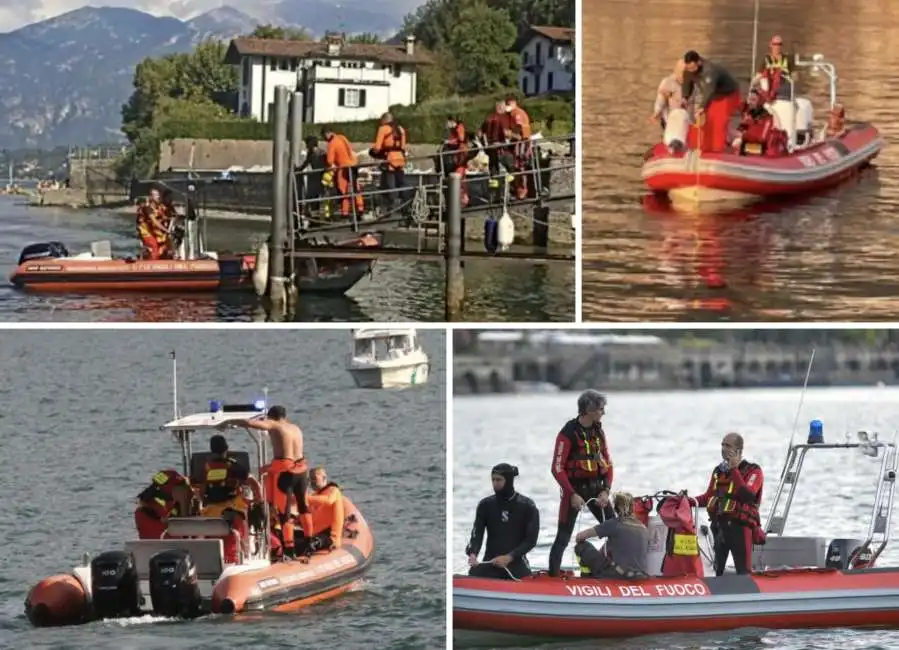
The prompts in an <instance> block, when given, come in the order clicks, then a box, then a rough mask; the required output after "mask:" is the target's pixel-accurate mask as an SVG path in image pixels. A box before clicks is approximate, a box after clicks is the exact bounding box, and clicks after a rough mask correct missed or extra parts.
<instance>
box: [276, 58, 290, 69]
mask: <svg viewBox="0 0 899 650" xmlns="http://www.w3.org/2000/svg"><path fill="white" fill-rule="evenodd" d="M278 69H280V70H289V69H290V60H289V59H280V60H279V61H278Z"/></svg>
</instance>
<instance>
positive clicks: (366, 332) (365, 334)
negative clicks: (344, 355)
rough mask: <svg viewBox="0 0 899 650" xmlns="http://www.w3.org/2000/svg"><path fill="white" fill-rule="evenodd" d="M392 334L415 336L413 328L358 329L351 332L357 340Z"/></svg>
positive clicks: (382, 337) (384, 337) (387, 336)
mask: <svg viewBox="0 0 899 650" xmlns="http://www.w3.org/2000/svg"><path fill="white" fill-rule="evenodd" d="M392 336H411V337H414V336H415V330H414V329H359V330H355V331H354V332H353V338H354V339H356V340H357V341H361V340H365V339H386V338H390V337H392Z"/></svg>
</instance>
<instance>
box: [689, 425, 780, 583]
mask: <svg viewBox="0 0 899 650" xmlns="http://www.w3.org/2000/svg"><path fill="white" fill-rule="evenodd" d="M721 457H722V458H723V459H724V461H723V462H722V463H721V464H719V465H718V466H717V467H715V469H713V470H712V478H711V480H709V487H708V488H707V489H706V491H705V493H704V494H701V495H699V496H698V497H697V498H696V502H697V503H698V504H699V505H700V506H704V507H706V508H707V509H708V512H709V517H710V520H711V524H712V526H711V528H712V533H713V535H714V536H715V575H719V576H720V575H723V574H724V565H725V564H727V556H728V555H729V554H732V555H733V557H734V568H736V570H737V573H738V574H743V573H751V572H752V545H753V543H764V532H763V531H762V529H761V519H760V517H759V505H760V504H761V502H762V488H763V487H764V484H765V475H764V473H763V472H762V468H761V467H759V466H758V465H756V464H755V463H750V462H749V461H747V460H744V459H743V436H741V435H740V434H738V433H728V434H727V435H726V436H724V439H723V440H722V441H721Z"/></svg>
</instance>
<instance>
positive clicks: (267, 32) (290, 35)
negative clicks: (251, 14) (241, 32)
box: [247, 25, 312, 41]
mask: <svg viewBox="0 0 899 650" xmlns="http://www.w3.org/2000/svg"><path fill="white" fill-rule="evenodd" d="M247 38H264V39H270V40H273V41H311V40H312V35H311V34H310V33H309V32H307V31H306V30H305V29H297V28H294V27H278V26H275V25H257V26H256V29H254V30H253V31H252V32H250V33H249V34H247Z"/></svg>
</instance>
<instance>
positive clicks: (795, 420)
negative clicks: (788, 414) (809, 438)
mask: <svg viewBox="0 0 899 650" xmlns="http://www.w3.org/2000/svg"><path fill="white" fill-rule="evenodd" d="M814 363H815V348H812V356H811V357H809V360H808V368H807V369H806V371H805V381H804V382H803V383H802V393H801V394H800V395H799V408H797V409H796V417H795V418H793V431H792V433H790V445H789V446H788V447H787V459H788V460H789V457H790V450H791V449H792V448H793V440H794V439H795V438H796V427H797V426H799V415H800V414H801V413H802V402H804V401H805V392H806V391H807V390H808V380H809V377H811V376H812V364H814ZM786 471H787V462H786V461H784V468H783V471H782V472H781V473H780V475H781V477H782V476H783V475H784V472H786Z"/></svg>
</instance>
